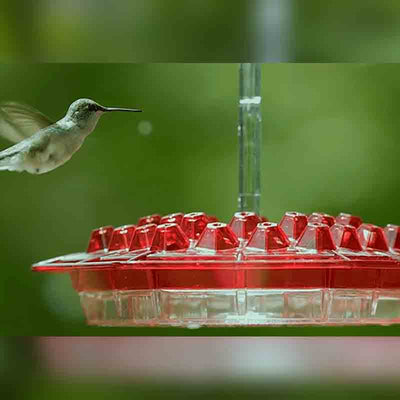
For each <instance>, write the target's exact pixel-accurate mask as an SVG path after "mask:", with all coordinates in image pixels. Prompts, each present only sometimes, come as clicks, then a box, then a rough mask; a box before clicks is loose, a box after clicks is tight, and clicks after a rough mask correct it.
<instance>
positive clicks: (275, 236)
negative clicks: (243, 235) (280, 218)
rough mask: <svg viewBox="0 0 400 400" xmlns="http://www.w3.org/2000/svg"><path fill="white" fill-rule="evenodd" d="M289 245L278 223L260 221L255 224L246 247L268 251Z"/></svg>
mask: <svg viewBox="0 0 400 400" xmlns="http://www.w3.org/2000/svg"><path fill="white" fill-rule="evenodd" d="M289 245H290V242H289V239H288V238H287V236H286V234H285V232H284V231H283V230H282V229H281V227H280V226H279V225H278V224H275V223H273V222H261V223H259V224H257V228H256V229H255V230H254V232H253V233H252V235H251V237H250V239H249V241H248V243H247V245H246V247H247V249H257V250H264V251H267V252H268V251H276V250H282V249H286V248H287V247H289Z"/></svg>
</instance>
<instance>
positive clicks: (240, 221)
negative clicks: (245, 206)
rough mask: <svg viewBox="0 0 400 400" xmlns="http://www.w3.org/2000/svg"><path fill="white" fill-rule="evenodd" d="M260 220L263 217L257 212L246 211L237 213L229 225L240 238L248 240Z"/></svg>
mask: <svg viewBox="0 0 400 400" xmlns="http://www.w3.org/2000/svg"><path fill="white" fill-rule="evenodd" d="M259 222H261V218H260V217H259V216H258V215H256V213H254V212H246V211H244V212H237V213H235V215H234V216H233V218H232V219H231V222H230V223H229V226H230V228H231V229H232V231H233V232H234V233H235V235H236V236H237V237H238V238H239V239H244V240H247V239H248V238H249V237H250V236H251V234H252V233H253V231H254V229H256V227H257V224H258V223H259Z"/></svg>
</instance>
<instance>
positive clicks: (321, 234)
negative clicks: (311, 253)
mask: <svg viewBox="0 0 400 400" xmlns="http://www.w3.org/2000/svg"><path fill="white" fill-rule="evenodd" d="M297 247H300V248H302V249H307V250H316V251H318V252H322V251H331V250H335V249H336V246H335V244H334V243H333V240H332V236H331V232H330V231H329V227H328V226H327V225H325V224H321V223H309V224H308V225H307V226H306V229H304V231H303V233H302V234H301V235H300V237H299V240H298V241H297Z"/></svg>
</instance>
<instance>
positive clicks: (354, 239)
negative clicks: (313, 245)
mask: <svg viewBox="0 0 400 400" xmlns="http://www.w3.org/2000/svg"><path fill="white" fill-rule="evenodd" d="M331 234H332V238H333V242H334V243H335V245H336V247H338V248H341V249H347V250H351V251H362V246H361V243H360V239H359V238H358V235H357V229H356V228H355V227H354V226H352V225H341V224H335V225H333V226H332V227H331Z"/></svg>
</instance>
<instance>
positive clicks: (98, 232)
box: [87, 226, 114, 253]
mask: <svg viewBox="0 0 400 400" xmlns="http://www.w3.org/2000/svg"><path fill="white" fill-rule="evenodd" d="M113 231H114V228H113V227H112V226H102V227H101V228H98V229H95V230H93V231H92V234H91V235H90V239H89V245H88V248H87V253H94V252H96V251H99V250H108V246H109V244H110V240H111V236H112V234H113Z"/></svg>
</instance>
